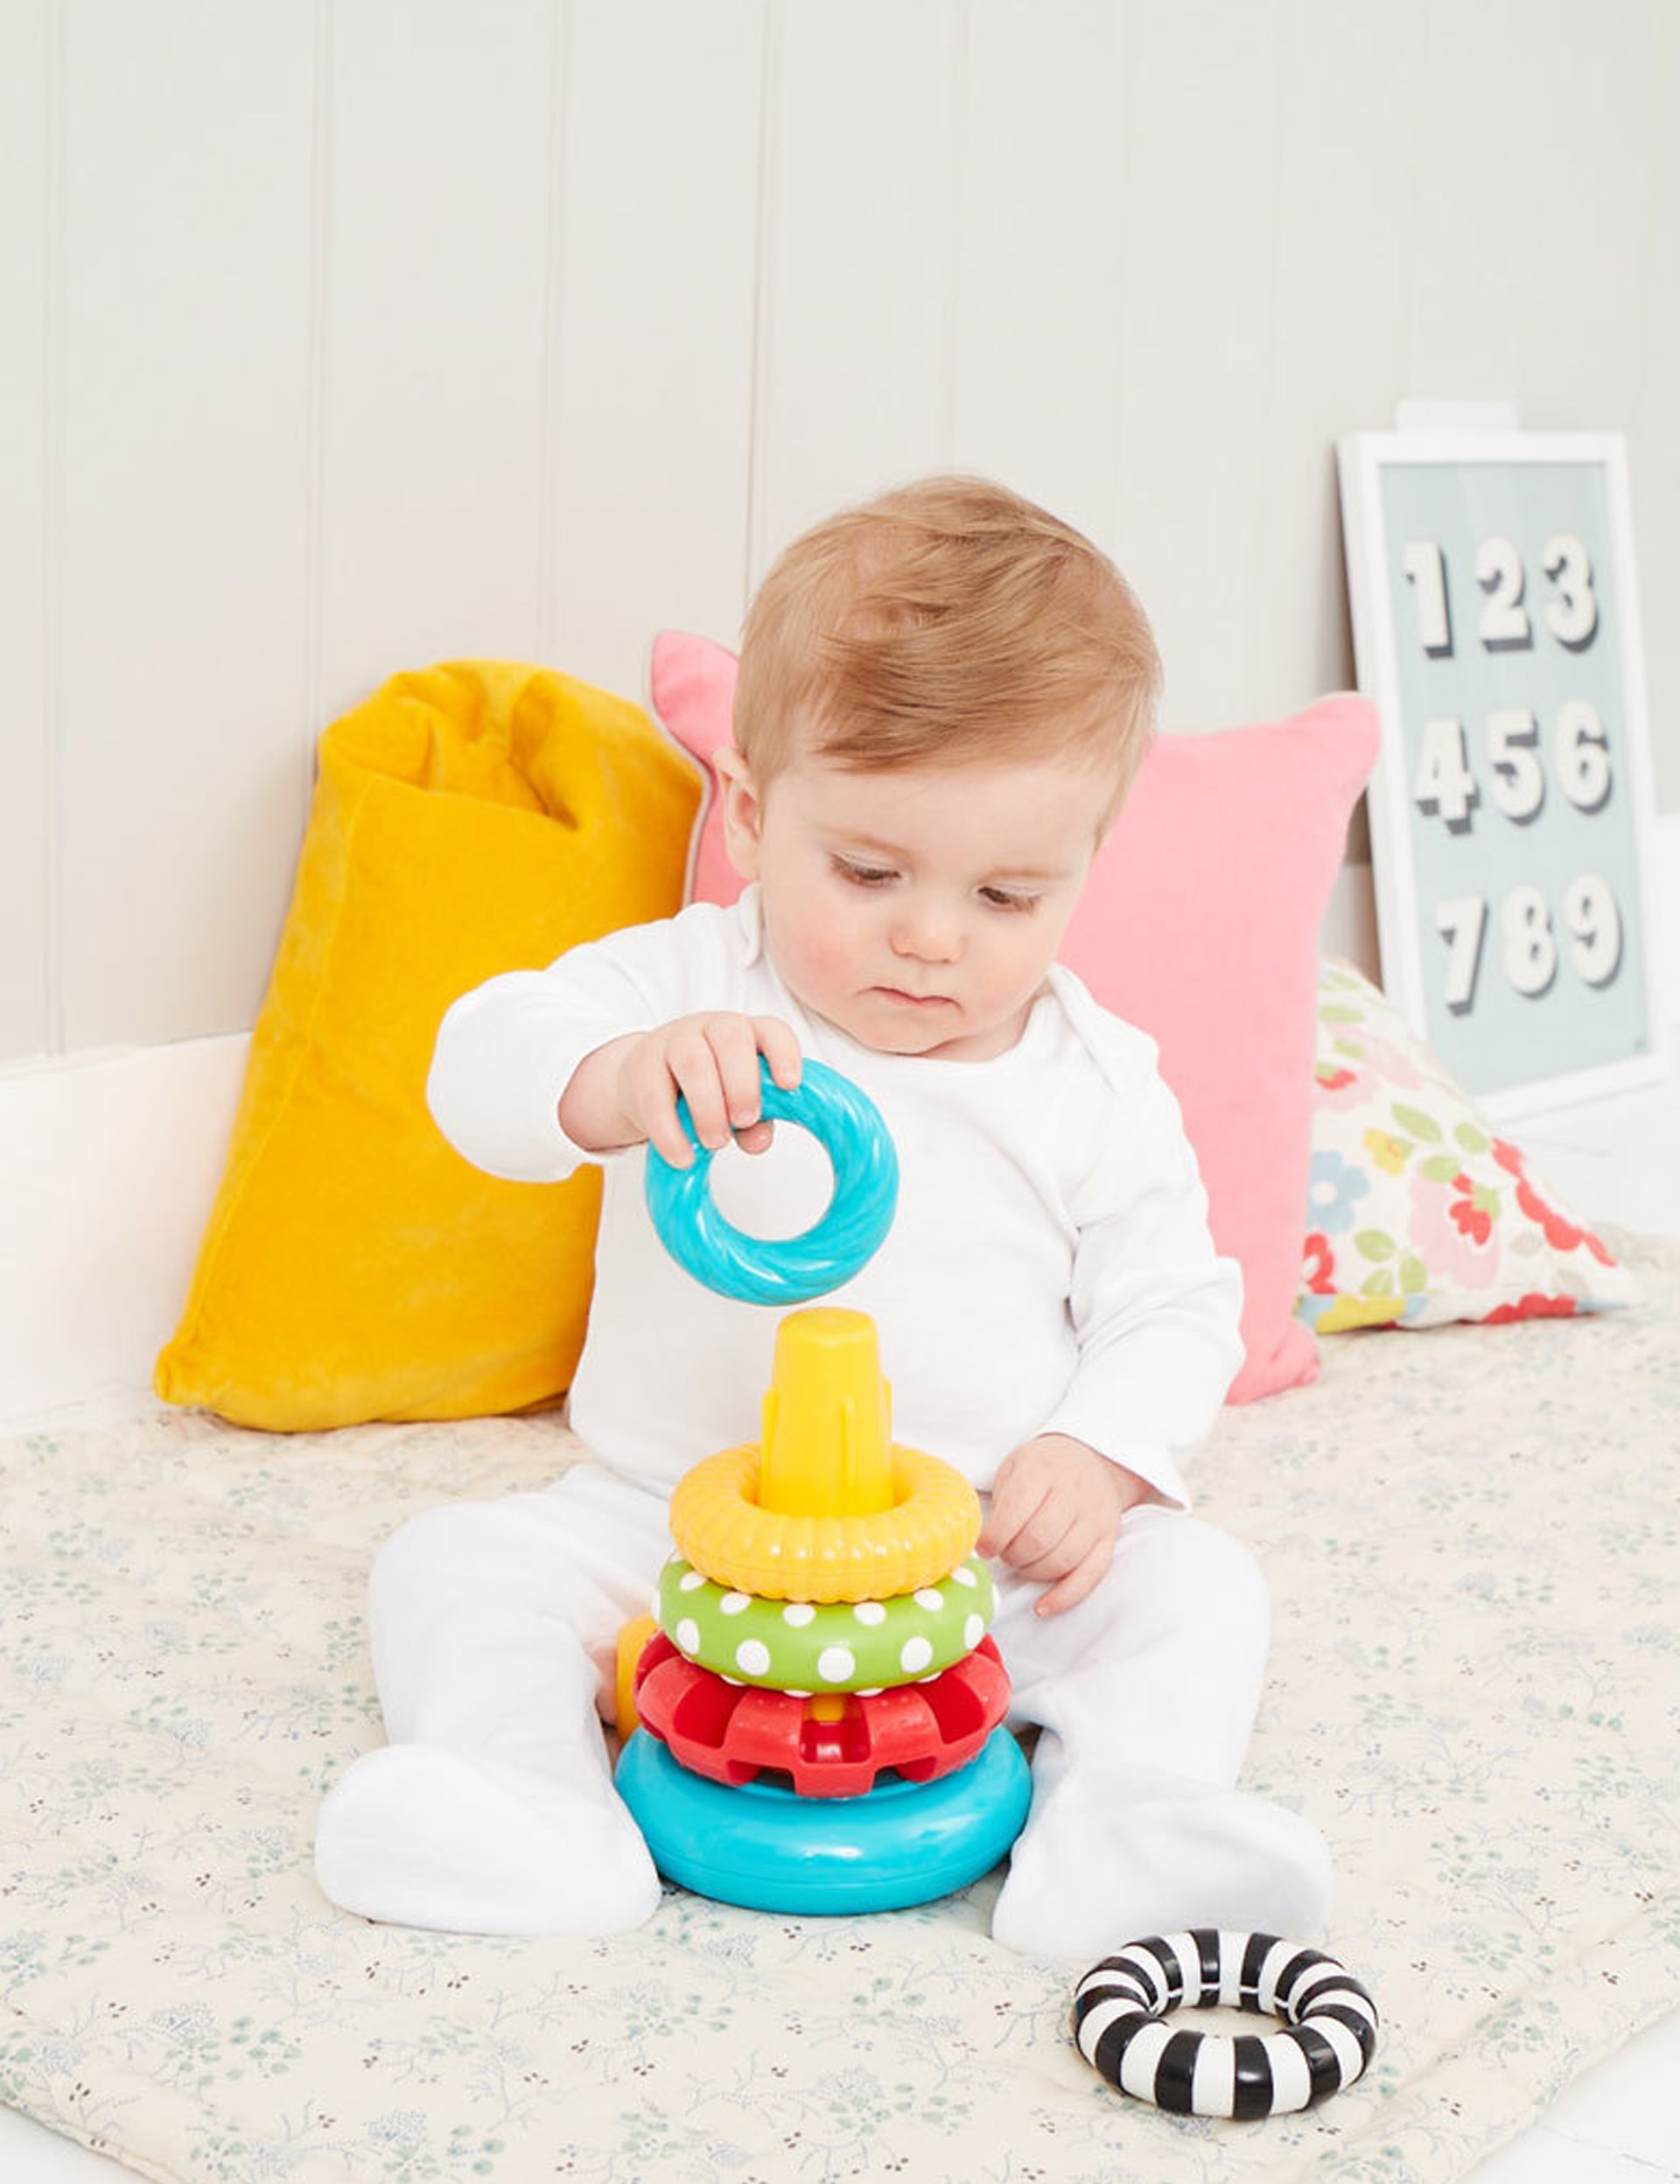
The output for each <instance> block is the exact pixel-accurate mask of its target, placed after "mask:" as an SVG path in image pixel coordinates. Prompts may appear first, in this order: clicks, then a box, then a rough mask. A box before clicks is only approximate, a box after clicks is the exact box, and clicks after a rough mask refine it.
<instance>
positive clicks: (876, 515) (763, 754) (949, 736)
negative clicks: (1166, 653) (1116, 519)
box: [734, 477, 1160, 830]
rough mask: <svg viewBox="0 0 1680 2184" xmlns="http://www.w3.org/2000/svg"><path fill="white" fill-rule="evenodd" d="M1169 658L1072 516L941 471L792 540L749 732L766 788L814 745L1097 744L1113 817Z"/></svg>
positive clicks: (949, 754) (766, 595)
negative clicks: (1065, 517) (1110, 784)
mask: <svg viewBox="0 0 1680 2184" xmlns="http://www.w3.org/2000/svg"><path fill="white" fill-rule="evenodd" d="M1159 688H1160V660H1159V655H1158V654H1157V652H1156V649H1155V640H1154V637H1153V635H1152V633H1151V630H1150V627H1149V622H1148V620H1147V618H1146V617H1145V613H1144V611H1143V608H1142V607H1141V606H1139V605H1138V599H1137V598H1136V596H1135V594H1134V593H1133V591H1132V590H1131V586H1130V585H1129V584H1127V582H1126V580H1125V578H1124V577H1123V576H1122V575H1121V574H1120V572H1119V570H1117V568H1116V567H1115V566H1114V564H1113V563H1112V562H1111V561H1110V560H1109V558H1108V556H1106V555H1105V554H1102V553H1099V552H1098V550H1097V549H1096V547H1095V546H1093V545H1092V544H1091V542H1090V541H1089V539H1088V538H1085V537H1084V536H1082V534H1081V533H1080V532H1078V531H1076V530H1075V529H1074V528H1072V526H1071V525H1069V524H1067V523H1064V522H1062V521H1061V520H1060V519H1059V518H1058V517H1056V516H1054V515H1051V514H1048V513H1047V511H1046V510H1045V509H1043V508H1040V507H1036V506H1034V504H1033V502H1032V501H1030V500H1023V499H1022V498H1021V496H1020V495H1019V493H1012V492H1010V491H1009V490H1008V489H1007V488H1006V487H1005V486H998V485H994V484H992V483H991V481H990V480H989V479H982V478H963V477H939V478H928V479H923V480H922V481H921V483H919V484H916V485H910V486H900V487H899V488H897V489H896V490H894V491H893V492H890V493H881V494H880V495H879V496H878V497H877V498H876V499H874V500H867V501H865V502H864V503H862V505H861V506H859V507H852V508H846V509H843V510H842V511H841V513H840V514H837V515H834V516H830V518H829V519H828V520H827V521H825V522H822V523H819V524H817V525H816V528H814V529H811V530H809V531H807V532H805V533H804V535H802V537H800V538H797V539H795V541H794V542H793V544H792V545H791V546H789V547H788V549H787V550H786V551H785V552H784V553H783V554H782V555H781V558H780V559H779V560H778V561H777V562H776V563H775V564H774V567H773V568H772V569H771V570H770V573H769V574H768V576H767V577H766V578H765V580H764V582H763V584H761V585H760V588H759V591H758V594H757V597H756V598H754V599H753V605H752V606H751V608H750V609H749V610H748V613H747V617H746V627H745V629H744V631H743V633H742V639H741V665H740V678H739V683H738V684H737V686H736V692H735V711H734V731H735V741H736V743H737V745H738V746H739V748H740V750H741V752H742V753H743V754H744V755H745V756H746V760H748V762H749V764H750V765H751V766H752V767H753V774H754V775H755V777H756V779H757V782H758V785H759V788H760V792H762V791H764V790H765V789H767V788H768V787H769V785H770V783H771V782H772V781H774V778H775V775H776V774H777V773H778V772H779V771H780V770H781V768H782V767H784V766H786V765H787V764H788V761H789V760H790V759H791V758H792V757H793V756H794V755H795V752H797V751H800V750H805V751H811V752H815V753H818V754H820V755H821V756H823V758H826V759H830V760H835V761H837V763H839V764H840V765H842V766H846V767H855V768H857V769H858V771H860V772H873V771H875V770H877V769H887V768H892V767H914V766H927V765H942V764H953V765H961V764H973V763H975V762H977V761H981V760H1002V761H1006V762H1012V761H1019V760H1031V759H1034V758H1040V757H1053V758H1057V759H1061V758H1075V759H1084V758H1087V757H1089V760H1090V761H1091V762H1092V764H1093V765H1094V766H1096V767H1109V768H1110V769H1111V779H1112V782H1113V791H1112V795H1111V796H1110V799H1109V801H1108V803H1107V805H1106V807H1105V809H1103V811H1102V812H1100V813H1099V814H1098V815H1097V822H1098V825H1099V830H1101V829H1103V828H1106V826H1107V825H1108V823H1109V822H1110V820H1112V818H1113V817H1114V815H1115V813H1116V812H1117V811H1118V809H1120V806H1121V803H1122V802H1124V797H1125V793H1126V790H1127V789H1128V788H1130V787H1131V781H1132V777H1133V775H1134V774H1136V772H1137V769H1138V762H1139V760H1141V759H1142V757H1143V754H1144V752H1145V749H1146V748H1147V746H1148V743H1149V738H1150V735H1151V733H1152V727H1153V722H1154V712H1155V704H1156V699H1157V696H1158V693H1159Z"/></svg>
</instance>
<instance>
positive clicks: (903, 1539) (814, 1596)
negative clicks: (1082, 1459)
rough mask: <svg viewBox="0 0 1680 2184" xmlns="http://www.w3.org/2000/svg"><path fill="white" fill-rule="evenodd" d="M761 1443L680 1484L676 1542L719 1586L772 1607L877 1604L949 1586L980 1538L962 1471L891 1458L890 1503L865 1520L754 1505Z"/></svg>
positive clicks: (908, 1456) (710, 1463) (897, 1451)
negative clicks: (946, 1581)
mask: <svg viewBox="0 0 1680 2184" xmlns="http://www.w3.org/2000/svg"><path fill="white" fill-rule="evenodd" d="M758 1491H759V1450H758V1446H757V1444H756V1443H752V1442H748V1443H744V1444H743V1445H742V1446H740V1447H739V1448H726V1449H725V1450H724V1451H723V1453H721V1455H718V1456H708V1457H707V1458H706V1460H705V1461H704V1463H699V1464H697V1465H696V1466H695V1467H694V1469H693V1470H692V1471H690V1472H687V1473H685V1474H683V1477H682V1478H681V1479H680V1480H679V1481H677V1486H676V1493H675V1494H673V1495H672V1496H671V1537H673V1538H674V1539H675V1540H676V1544H677V1547H678V1549H679V1551H681V1552H682V1554H683V1556H685V1557H686V1558H687V1559H688V1560H689V1561H690V1562H691V1563H692V1564H693V1565H694V1566H695V1568H696V1569H697V1570H699V1571H703V1572H704V1574H705V1575H706V1576H707V1577H709V1578H710V1579H711V1580H712V1582H713V1583H714V1584H716V1585H724V1586H730V1587H731V1588H732V1590H734V1591H736V1592H738V1593H756V1594H757V1595H758V1596H759V1597H760V1599H761V1600H816V1601H817V1602H819V1603H821V1602H826V1601H829V1600H882V1599H884V1598H885V1597H886V1595H887V1594H889V1593H914V1592H915V1591H916V1589H917V1587H918V1586H924V1585H935V1584H937V1583H938V1581H939V1580H940V1579H942V1578H946V1577H949V1575H950V1573H951V1572H952V1571H953V1570H954V1569H956V1565H957V1564H958V1563H959V1562H962V1561H963V1559H964V1558H966V1557H967V1556H968V1555H970V1554H971V1553H972V1552H973V1550H974V1543H975V1541H976V1540H977V1539H978V1538H979V1537H980V1503H979V1500H978V1498H977V1495H976V1494H975V1491H974V1488H972V1487H971V1486H970V1484H969V1482H968V1481H967V1480H966V1479H965V1478H964V1477H963V1474H962V1473H961V1472H960V1471H956V1470H954V1469H953V1468H952V1467H951V1466H950V1465H949V1464H948V1463H945V1462H943V1461H942V1460H941V1459H940V1458H939V1457H937V1456H928V1455H924V1454H923V1453H922V1452H921V1450H920V1449H917V1448H900V1447H896V1446H895V1447H894V1449H893V1507H892V1508H891V1509H879V1510H876V1511H874V1512H873V1513H872V1514H871V1515H869V1516H783V1515H781V1512H780V1511H778V1510H775V1509H761V1508H760V1506H759V1502H758Z"/></svg>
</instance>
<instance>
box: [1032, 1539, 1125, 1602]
mask: <svg viewBox="0 0 1680 2184" xmlns="http://www.w3.org/2000/svg"><path fill="white" fill-rule="evenodd" d="M1113 1554H1114V1542H1113V1540H1112V1539H1110V1538H1107V1537H1103V1538H1098V1539H1096V1540H1095V1541H1094V1542H1093V1543H1092V1544H1091V1545H1090V1546H1089V1547H1088V1548H1087V1549H1086V1551H1085V1552H1084V1553H1083V1554H1082V1556H1081V1557H1080V1558H1079V1560H1078V1561H1077V1562H1076V1563H1075V1565H1074V1566H1073V1568H1072V1569H1071V1570H1068V1571H1066V1572H1063V1574H1062V1575H1061V1577H1060V1578H1058V1579H1057V1580H1056V1582H1055V1583H1054V1585H1053V1586H1047V1588H1046V1590H1045V1591H1044V1592H1043V1593H1040V1596H1039V1598H1038V1599H1037V1600H1034V1602H1033V1614H1035V1615H1062V1614H1066V1613H1067V1611H1068V1609H1069V1608H1070V1607H1078V1606H1079V1603H1080V1602H1081V1601H1082V1600H1083V1599H1084V1598H1085V1596H1086V1594H1087V1593H1093V1592H1095V1591H1096V1587H1097V1586H1098V1585H1099V1584H1100V1583H1101V1582H1102V1579H1103V1572H1104V1571H1105V1570H1106V1569H1107V1568H1108V1566H1109V1564H1110V1560H1111V1559H1112V1558H1113Z"/></svg>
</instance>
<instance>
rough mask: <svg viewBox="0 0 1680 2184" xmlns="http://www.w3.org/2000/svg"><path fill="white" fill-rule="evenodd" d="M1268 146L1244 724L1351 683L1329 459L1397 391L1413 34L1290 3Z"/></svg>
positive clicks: (1412, 157) (1364, 11)
mask: <svg viewBox="0 0 1680 2184" xmlns="http://www.w3.org/2000/svg"><path fill="white" fill-rule="evenodd" d="M1284 36H1285V46H1284V69H1283V81H1282V84H1281V86H1280V104H1279V108H1278V114H1277V117H1276V128H1275V130H1274V137H1275V142H1276V153H1275V157H1276V159H1277V162H1278V192H1277V200H1276V219H1277V238H1276V246H1275V249H1274V252H1273V256H1272V275H1271V277H1272V281H1273V283H1274V292H1273V296H1272V299H1271V313H1272V321H1273V335H1272V341H1273V347H1272V354H1271V378H1270V395H1269V401H1268V409H1269V415H1268V418H1267V421H1266V424H1265V427H1264V430H1263V432H1262V433H1261V434H1260V436H1259V438H1258V440H1257V444H1256V445H1255V446H1254V448H1253V450H1252V451H1251V459H1252V462H1253V465H1254V468H1255V474H1256V476H1257V480H1258V483H1259V489H1260V493H1261V501H1262V508H1263V514H1262V520H1261V523H1260V526H1259V537H1258V552H1259V563H1258V568H1257V574H1256V579H1255V581H1256V584H1257V613H1255V614H1254V615H1253V616H1252V617H1251V618H1250V623H1249V630H1248V639H1249V641H1248V646H1247V648H1246V650H1245V652H1244V655H1243V659H1242V661H1241V662H1240V672H1241V680H1242V687H1243V691H1244V692H1245V693H1246V694H1247V697H1246V705H1247V709H1248V710H1247V711H1246V712H1245V713H1244V715H1243V717H1244V718H1264V717H1267V716H1275V715H1278V714H1280V713H1283V712H1287V711H1293V710H1295V709H1296V708H1297V707H1299V706H1300V705H1302V704H1306V702H1307V701H1308V700H1310V699H1311V698H1313V697H1317V696H1318V695H1320V693H1321V692H1323V691H1327V690H1336V689H1341V688H1343V687H1345V686H1346V685H1348V684H1349V683H1352V681H1353V679H1354V662H1353V649H1352V639H1351V634H1350V632H1349V629H1348V610H1347V592H1346V584H1345V579H1344V577H1343V572H1342V555H1341V513H1340V507H1339V503H1338V498H1337V482H1336V468H1335V442H1336V438H1337V436H1338V435H1339V434H1341V433H1343V432H1356V431H1369V430H1375V429H1378V428H1381V427H1383V426H1385V425H1387V424H1388V423H1390V420H1391V417H1392V414H1393V409H1394V404H1395V402H1396V400H1397V398H1398V397H1399V396H1400V395H1404V393H1405V392H1407V388H1406V387H1405V385H1404V372H1405V368H1406V367H1405V353H1406V339H1407V332H1408V327H1409V323H1410V319H1409V297H1410V292H1411V235H1410V229H1409V226H1408V214H1409V210H1410V206H1411V193H1412V181H1411V177H1412V172H1413V169H1414V167H1415V166H1416V165H1417V164H1418V161H1419V160H1421V159H1424V158H1428V157H1430V156H1431V153H1430V147H1431V145H1432V142H1433V130H1432V126H1431V124H1430V123H1429V121H1428V113H1429V102H1428V97H1427V95H1426V91H1425V84H1424V79H1423V72H1422V65H1421V64H1422V54H1423V43H1424V38H1423V26H1422V18H1421V16H1420V15H1418V13H1416V12H1414V11H1404V10H1403V11H1389V10H1386V9H1380V8H1372V7H1370V6H1358V7H1349V6H1348V4H1347V0H1292V4H1291V6H1290V9H1289V12H1288V16H1287V18H1286V20H1285V25H1284Z"/></svg>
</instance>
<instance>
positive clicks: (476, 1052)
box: [426, 905, 741, 1183]
mask: <svg viewBox="0 0 1680 2184" xmlns="http://www.w3.org/2000/svg"><path fill="white" fill-rule="evenodd" d="M699 911H700V913H702V914H697V912H696V911H695V910H690V911H687V912H685V913H684V914H683V915H682V916H681V917H678V918H663V919H660V920H659V921H656V922H655V923H654V924H651V925H639V926H632V927H629V928H626V929H625V930H624V931H622V932H619V933H613V934H609V935H607V936H606V939H604V940H600V941H590V942H584V944H583V945H581V946H579V947H577V948H573V949H568V950H567V952H566V953H565V954H564V955H563V956H561V957H560V958H559V959H558V961H557V962H556V963H551V964H550V965H549V968H548V969H547V970H512V971H506V972H504V973H503V974H502V975H501V976H500V977H496V978H491V979H489V980H487V981H486V983H485V984H483V985H481V986H476V987H474V988H473V990H472V992H470V993H465V994H463V995H462V996H461V998H460V999H459V1000H458V1001H456V1002H455V1003H453V1004H452V1005H451V1007H450V1008H449V1010H448V1011H447V1012H446V1013H445V1015H444V1020H443V1022H442V1024H441V1025H440V1026H439V1027H438V1032H437V1046H436V1047H435V1049H434V1050H433V1054H432V1061H431V1072H430V1076H429V1077H428V1079H427V1081H426V1103H427V1105H428V1106H429V1107H430V1110H431V1113H432V1117H433V1119H434V1120H435V1121H436V1123H437V1126H438V1128H439V1129H440V1130H441V1131H443V1133H444V1137H445V1138H448V1140H449V1142H450V1144H451V1145H453V1146H454V1147H455V1150H456V1151H457V1152H459V1153H461V1154H463V1155H464V1156H465V1158H466V1159H468V1160H471V1161H472V1164H473V1165H474V1166H476V1167H479V1168H482V1169H484V1170H485V1172H486V1173H487V1174H490V1175H497V1176H502V1177H505V1178H506V1179H507V1180H508V1181H510V1182H514V1183H557V1182H560V1181H562V1180H564V1178H565V1177H567V1176H569V1175H570V1174H571V1173H573V1172H574V1171H575V1170H576V1169H577V1168H578V1167H579V1166H582V1165H583V1164H584V1162H585V1161H586V1160H592V1161H596V1162H598V1161H599V1160H600V1159H601V1158H602V1156H601V1155H599V1154H598V1153H586V1152H584V1151H582V1150H581V1149H580V1148H579V1147H578V1146H577V1145H573V1144H572V1142H571V1140H570V1138H568V1137H567V1136H566V1134H565V1132H564V1131H563V1130H562V1129H561V1127H560V1116H559V1107H560V1097H561V1095H562V1094H563V1092H564V1090H565V1089H566V1087H567V1085H569V1084H570V1082H571V1079H572V1074H573V1072H574V1071H575V1070H576V1068H577V1065H578V1063H579V1062H580V1061H583V1059H584V1056H585V1055H586V1054H593V1053H594V1051H595V1049H596V1048H597V1047H604V1046H606V1043H607V1042H608V1040H613V1039H618V1038H620V1037H622V1036H623V1035H624V1033H627V1032H636V1031H647V1030H650V1029H651V1028H652V1027H653V1026H655V1025H656V1024H665V1023H669V1021H670V1020H671V1019H672V1018H674V1017H677V1016H683V1015H685V1014H687V1013H688V1012H690V1010H693V1009H697V1008H702V1007H719V1008H721V1007H728V1006H732V1005H735V1002H734V998H733V996H732V994H731V992H730V991H729V984H730V976H731V970H732V967H733V968H734V970H735V971H736V974H737V977H739V964H740V961H741V948H740V942H739V924H738V923H737V922H736V921H734V920H733V919H732V917H731V915H730V914H728V913H724V912H719V911H718V910H716V909H715V908H713V907H711V906H710V905H701V906H699Z"/></svg>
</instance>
